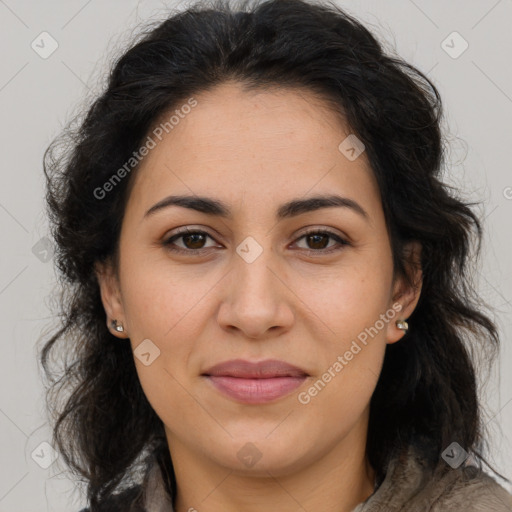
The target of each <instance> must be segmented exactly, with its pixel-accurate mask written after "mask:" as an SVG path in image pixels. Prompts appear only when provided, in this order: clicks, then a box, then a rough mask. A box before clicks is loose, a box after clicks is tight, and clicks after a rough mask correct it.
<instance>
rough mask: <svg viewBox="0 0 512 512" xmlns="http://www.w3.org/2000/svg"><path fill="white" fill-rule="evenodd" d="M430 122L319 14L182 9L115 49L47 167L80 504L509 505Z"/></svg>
mask: <svg viewBox="0 0 512 512" xmlns="http://www.w3.org/2000/svg"><path fill="white" fill-rule="evenodd" d="M441 115H442V109H441V99H440V97H439V94H438V91H437V89H436V88H435V86H434V85H433V84H432V83H431V82H430V81H429V80H428V78H427V77H426V76H425V75H424V74H422V73H421V72H420V71H419V70H417V69H415V68H414V67H413V66H411V65H409V64H407V63H405V62H403V61H402V60H401V59H400V58H398V57H393V56H390V55H387V54H385V53H383V51H382V48H381V46H380V45H379V43H378V42H377V41H376V39H375V38H374V37H373V36H372V35H371V34H370V32H369V31H368V30H367V29H366V28H365V27H364V26H363V25H362V24H360V22H358V21H357V20H355V19H354V18H352V17H351V16H349V15H348V14H346V13H344V12H343V11H342V10H341V9H340V8H338V7H336V6H334V5H327V4H323V5H322V4H318V3H315V4H313V3H307V2H304V1H302V0H271V1H268V2H257V3H253V4H250V5H249V4H245V5H244V6H238V7H235V6H233V5H229V4H228V3H224V2H217V3H214V4H211V5H210V4H196V5H195V6H193V7H191V8H189V9H188V10H187V11H186V12H183V13H180V14H175V15H173V16H170V17H169V18H168V19H167V20H165V21H164V22H163V23H161V24H160V25H158V26H156V27H155V28H154V29H152V30H151V31H149V32H147V33H146V34H144V35H143V36H142V37H141V39H140V40H139V41H138V42H137V43H136V44H134V46H133V47H132V48H130V49H129V50H128V51H126V53H125V54H124V55H123V56H122V57H121V58H120V59H119V60H118V62H117V63H116V64H115V67H114V68H113V70H112V73H111V75H110V78H109V82H108V87H107V89H106V90H105V91H104V92H103V94H102V95H101V96H100V97H99V98H98V99H97V100H96V101H95V102H94V104H93V105H92V106H91V107H90V109H89V111H88V112H87V115H86V117H85V119H84V120H83V122H81V123H79V124H78V125H77V127H76V129H75V130H71V129H70V130H69V131H68V132H66V134H65V135H64V137H65V138H64V139H63V141H64V143H65V145H64V151H63V152H62V153H61V154H60V155H58V154H57V151H56V149H57V147H60V145H59V143H58V142H55V143H54V144H53V145H52V147H51V148H50V150H49V151H48V153H47V155H46V158H45V172H46V176H47V179H48V193H47V200H48V205H49V214H50V218H51V220H52V222H53V234H54V237H55V240H56V243H57V245H58V251H59V252H58V255H57V262H58V263H57V264H58V268H59V270H60V272H61V274H62V278H63V279H62V284H63V286H64V288H65V290H67V294H65V295H63V299H62V314H63V319H64V321H63V325H62V327H61V329H60V330H59V331H58V332H56V333H55V334H54V335H53V337H52V338H51V339H50V340H48V342H47V343H46V345H45V346H44V349H43V351H42V353H41V358H42V362H43V365H44V367H45V370H46V371H47V372H48V375H51V370H50V369H49V368H48V357H49V354H50V353H51V351H53V350H57V346H58V345H57V342H58V341H60V340H62V341H65V343H66V348H65V349H64V348H62V349H61V353H63V354H66V355H67V356H68V357H69V356H71V359H70V360H67V364H66V369H67V371H66V374H65V376H64V377H62V378H61V379H60V380H58V381H55V382H54V386H53V388H52V391H58V390H59V391H60V390H69V389H71V390H72V393H71V395H70V396H69V397H68V398H67V400H66V402H65V404H64V407H63V408H61V409H58V408H57V406H56V403H57V400H50V401H49V403H50V405H51V406H52V407H54V408H55V409H56V412H57V421H56V424H55V430H54V442H55V444H56V445H57V446H58V447H59V449H60V451H61V453H62V455H63V457H64V460H65V461H66V463H67V464H68V465H69V466H70V467H71V468H72V469H73V470H75V471H76V472H77V474H79V475H81V476H82V477H84V478H85V479H86V481H87V484H88V487H87V491H88V492H87V498H88V503H89V508H88V509H84V510H90V511H91V512H94V511H103V510H105V511H106V510H108V511H111V510H119V511H121V510H122V511H127V510H139V511H142V510H144V511H148V512H149V511H151V512H153V511H164V510H165V511H169V510H173V511H175V512H185V511H189V512H190V511H194V510H195V511H199V512H201V511H203V510H204V511H208V512H218V511H224V512H226V511H263V510H279V511H284V512H287V511H292V510H293V511H296V510H309V511H313V510H314V511H315V512H317V511H340V512H342V511H343V512H345V511H347V512H348V511H353V512H368V511H373V510H394V511H395V510H396V511H398V510H401V511H411V510H414V511H420V510H421V511H427V510H428V511H441V510H443V511H444V510H450V511H454V510H495V511H508V510H512V497H511V496H510V495H509V494H508V493H507V492H506V491H505V490H504V488H502V487H501V486H500V485H499V484H498V483H497V482H496V481H495V480H494V479H493V478H491V477H490V476H488V475H487V474H486V473H485V472H484V471H483V469H482V463H483V462H485V461H484V459H483V456H482V454H481V451H482V449H483V445H484V442H485V436H484V432H483V429H482V423H481V415H480V405H479V403H478V400H477V393H476V380H475V364H476V363H478V361H472V359H471V358H470V355H469V353H470V350H469V349H468V348H467V347H468V346H469V345H470V344H472V345H477V344H479V343H481V344H482V346H483V347H484V348H489V350H490V351H492V349H494V348H495V347H497V345H498V341H499V338H498V333H497V329H496V326H495V325H494V324H493V322H492V321H491V320H490V318H489V317H488V316H486V315H485V314H484V313H483V312H482V304H481V302H480V300H479V298H478V297H477V296H476V294H475V292H474V290H473V289H472V288H471V285H470V282H471V281H470V278H471V275H470V271H469V269H468V255H469V254H470V251H471V249H472V247H473V246H472V243H473V242H479V241H480V237H481V226H480V222H479V220H478V218H477V217H476V216H475V214H474V213H473V212H472V210H471V209H470V205H468V204H466V203H464V202H463V201H461V200H460V199H458V198H456V197H455V196H454V195H453V194H450V191H449V190H448V187H447V186H446V185H444V184H443V182H442V181H441V168H442V163H443V158H442V157H443V152H442V149H443V146H442V144H443V139H442V134H441V131H440V119H441ZM66 137H67V138H66ZM477 245H478V244H477ZM477 248H478V247H477ZM71 346H72V348H70V347H71ZM471 350H473V348H471Z"/></svg>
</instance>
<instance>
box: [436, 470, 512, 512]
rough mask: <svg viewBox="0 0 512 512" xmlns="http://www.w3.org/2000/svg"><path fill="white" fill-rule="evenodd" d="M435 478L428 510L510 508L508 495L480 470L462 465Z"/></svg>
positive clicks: (475, 511)
mask: <svg viewBox="0 0 512 512" xmlns="http://www.w3.org/2000/svg"><path fill="white" fill-rule="evenodd" d="M454 473H455V474H452V475H447V476H446V477H445V478H442V479H440V480H439V482H438V485H437V486H436V487H437V488H438V490H439V492H438V496H436V497H435V499H434V500H433V502H432V507H431V510H432V512H441V511H444V510H453V511H459V510H460V511H464V512H487V511H494V512H512V495H511V494H509V493H508V492H507V491H506V490H505V489H504V488H503V487H502V486H501V485H499V484H498V483H497V482H496V481H495V480H494V479H493V478H491V477H490V476H489V475H487V474H486V473H484V472H483V471H481V470H479V469H477V468H474V467H466V468H463V469H461V470H459V471H456V472H454Z"/></svg>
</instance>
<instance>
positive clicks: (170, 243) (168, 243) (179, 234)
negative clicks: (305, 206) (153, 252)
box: [162, 228, 351, 256]
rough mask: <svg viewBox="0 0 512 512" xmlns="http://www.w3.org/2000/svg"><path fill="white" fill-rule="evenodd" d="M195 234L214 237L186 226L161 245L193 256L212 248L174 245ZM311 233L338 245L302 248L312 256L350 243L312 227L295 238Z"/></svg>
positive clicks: (340, 248)
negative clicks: (186, 247) (331, 240)
mask: <svg viewBox="0 0 512 512" xmlns="http://www.w3.org/2000/svg"><path fill="white" fill-rule="evenodd" d="M196 234H200V235H206V236H208V237H210V238H211V239H212V240H213V239H214V238H213V237H212V236H211V235H210V234H209V233H207V232H206V231H201V230H194V231H192V230H190V229H188V228H185V229H183V230H181V231H179V232H177V233H175V234H174V235H172V236H171V237H170V238H168V239H166V240H164V241H163V242H162V245H164V247H165V248H166V249H168V250H169V251H172V252H175V253H180V254H185V253H187V254H189V255H193V256H199V255H200V253H202V252H203V251H205V250H206V251H207V250H209V249H214V248H213V247H207V248H201V249H183V248H181V247H177V246H175V245H174V241H175V240H177V239H179V238H183V236H185V235H196ZM311 235H327V236H328V237H329V238H332V239H333V240H335V241H336V242H337V243H338V246H333V247H331V248H329V249H303V250H304V251H306V252H307V253H308V254H310V255H313V256H319V255H320V256H322V255H326V254H331V253H333V252H337V251H340V250H342V249H343V247H344V246H348V245H351V244H350V243H349V242H348V241H347V240H345V239H344V238H341V237H340V236H339V235H337V234H335V233H333V232H332V231H328V230H321V229H314V230H311V231H308V232H306V233H303V234H302V235H301V236H300V237H299V238H297V240H301V239H302V238H305V237H307V236H311ZM319 253H320V254H319Z"/></svg>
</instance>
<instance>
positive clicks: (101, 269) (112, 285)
mask: <svg viewBox="0 0 512 512" xmlns="http://www.w3.org/2000/svg"><path fill="white" fill-rule="evenodd" d="M94 268H95V273H96V277H97V279H98V284H99V287H100V293H101V301H102V303H103V308H104V309H105V313H106V316H107V318H106V323H107V328H108V330H109V331H110V332H111V333H112V334H113V335H114V336H117V337H118V338H128V333H127V327H126V321H125V314H124V308H123V303H122V299H121V291H120V286H119V279H118V278H117V276H116V274H115V271H114V269H113V265H112V262H111V261H110V260H109V261H107V262H105V263H96V264H95V266H94ZM113 320H116V321H117V324H118V325H122V326H123V328H124V331H123V332H118V331H116V329H115V328H114V327H113V326H112V321H113Z"/></svg>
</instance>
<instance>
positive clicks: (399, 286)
mask: <svg viewBox="0 0 512 512" xmlns="http://www.w3.org/2000/svg"><path fill="white" fill-rule="evenodd" d="M404 252H405V256H406V258H405V259H406V262H407V263H406V271H407V273H408V274H409V276H411V278H412V282H413V284H412V285H409V284H408V283H407V282H406V280H405V278H404V277H403V276H399V277H397V278H396V280H395V282H394V283H393V298H392V304H396V303H399V304H400V306H401V309H400V311H399V312H398V313H397V315H396V316H395V317H394V319H393V321H391V322H390V323H389V327H388V330H387V343H396V342H397V341H399V340H400V339H402V338H403V336H404V335H405V331H404V330H403V329H399V328H398V327H397V326H396V321H397V320H407V319H408V318H409V317H410V316H411V315H412V313H413V311H414V309H415V308H416V305H417V304H418V300H419V298H420V294H421V288H422V285H423V273H422V269H421V244H420V243H419V242H417V241H411V242H408V243H407V244H406V245H405V247H404ZM390 306H391V304H390ZM395 308H396V306H395ZM393 309H394V308H393ZM410 327H411V326H410ZM412 327H413V328H414V326H412Z"/></svg>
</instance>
